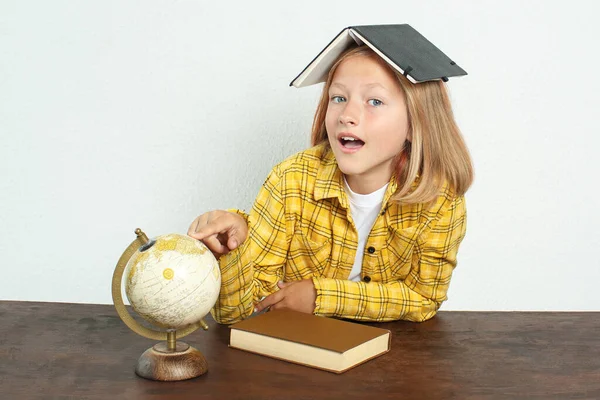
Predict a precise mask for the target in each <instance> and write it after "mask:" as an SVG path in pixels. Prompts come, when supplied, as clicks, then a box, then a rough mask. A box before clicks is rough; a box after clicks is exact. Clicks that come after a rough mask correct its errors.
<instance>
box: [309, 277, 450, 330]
mask: <svg viewBox="0 0 600 400" xmlns="http://www.w3.org/2000/svg"><path fill="white" fill-rule="evenodd" d="M313 282H314V284H315V288H316V290H317V300H316V308H315V314H319V315H323V316H332V317H339V318H349V319H354V320H362V321H395V320H408V321H415V322H422V321H426V320H428V319H430V318H432V317H433V316H434V315H435V314H436V312H437V310H438V308H439V307H440V305H441V304H442V302H441V301H435V300H433V299H430V298H426V297H425V296H422V295H421V294H419V293H417V292H416V291H414V290H412V289H410V288H409V287H408V286H407V285H406V284H405V283H404V282H400V281H396V282H391V283H377V282H370V283H365V282H352V281H348V280H342V279H331V278H313Z"/></svg>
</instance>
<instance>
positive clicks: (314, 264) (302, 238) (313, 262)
mask: <svg viewBox="0 0 600 400" xmlns="http://www.w3.org/2000/svg"><path fill="white" fill-rule="evenodd" d="M330 255H331V239H327V238H323V237H318V238H314V237H312V236H311V234H310V231H309V230H307V229H303V228H296V230H295V231H294V235H293V236H292V241H291V243H290V250H289V252H288V269H287V271H286V277H287V276H288V275H292V277H293V278H295V279H304V278H308V277H311V276H326V275H325V273H326V270H327V269H328V267H329V265H330V264H331V259H330Z"/></svg>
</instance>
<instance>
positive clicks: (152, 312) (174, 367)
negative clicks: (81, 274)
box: [112, 229, 221, 381]
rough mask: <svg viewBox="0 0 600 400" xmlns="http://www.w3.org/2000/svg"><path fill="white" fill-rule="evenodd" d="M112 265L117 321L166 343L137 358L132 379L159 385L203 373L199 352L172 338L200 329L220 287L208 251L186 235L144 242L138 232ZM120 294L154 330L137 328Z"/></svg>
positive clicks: (219, 280)
mask: <svg viewBox="0 0 600 400" xmlns="http://www.w3.org/2000/svg"><path fill="white" fill-rule="evenodd" d="M135 233H136V235H137V238H136V239H135V240H134V241H133V242H132V243H131V244H130V245H129V247H127V249H126V250H125V252H123V255H122V256H121V258H120V259H119V261H118V262H117V266H116V268H115V271H114V274H113V280H112V295H113V303H114V305H115V308H116V310H117V313H118V314H119V317H121V319H122V320H123V322H125V324H126V325H127V326H128V327H129V328H130V329H131V330H133V331H134V332H136V333H138V334H140V335H142V336H144V337H147V338H149V339H153V340H166V341H165V342H161V343H157V344H156V345H154V346H153V347H151V348H149V349H148V350H146V351H145V352H144V353H143V354H142V355H141V356H140V358H139V360H138V363H137V366H136V369H135V372H136V374H137V375H139V376H141V377H143V378H147V379H152V380H160V381H178V380H184V379H190V378H195V377H197V376H200V375H202V374H204V373H205V372H206V371H207V370H208V365H207V363H206V359H205V358H204V356H203V355H202V353H201V352H199V351H198V350H196V349H195V348H193V347H191V346H189V345H188V344H186V343H183V342H177V338H178V337H179V338H181V337H184V336H186V335H188V334H190V333H192V332H193V331H195V330H196V329H198V328H199V327H202V328H203V329H205V330H206V329H208V325H206V323H205V322H204V320H203V319H202V318H203V317H204V316H206V315H207V314H208V313H209V311H210V309H211V308H212V307H213V305H214V304H215V302H216V300H217V296H218V295H219V289H220V287H221V272H220V270H219V263H218V262H217V260H216V258H215V257H214V255H213V254H212V253H211V252H210V250H208V248H207V247H206V246H205V245H204V244H203V243H202V242H200V241H198V240H195V239H193V238H191V237H189V236H185V235H179V234H168V235H163V236H158V237H156V238H154V239H152V240H149V239H148V237H147V236H146V234H145V233H144V232H142V231H141V230H140V229H137V230H136V231H135ZM123 275H125V293H126V295H127V298H128V300H129V303H130V304H131V307H132V308H133V310H134V311H135V312H136V313H137V314H138V315H140V316H141V317H142V318H144V319H145V320H146V321H147V322H149V323H150V324H151V325H153V326H155V327H158V328H162V330H155V329H150V328H146V327H144V326H143V325H141V324H139V323H138V322H137V321H136V320H135V319H134V318H133V317H132V316H131V315H130V314H129V312H128V311H127V309H126V307H125V305H124V303H123V297H122V295H121V285H122V281H123Z"/></svg>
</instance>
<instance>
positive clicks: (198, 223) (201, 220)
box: [188, 212, 210, 236]
mask: <svg viewBox="0 0 600 400" xmlns="http://www.w3.org/2000/svg"><path fill="white" fill-rule="evenodd" d="M209 215H210V212H208V213H204V214H202V215H200V216H198V217H196V219H195V220H194V221H193V222H192V223H191V225H190V228H189V229H188V235H190V236H191V235H192V234H193V233H195V232H196V231H197V230H198V229H200V228H201V227H202V226H204V225H206V224H207V223H208V221H209Z"/></svg>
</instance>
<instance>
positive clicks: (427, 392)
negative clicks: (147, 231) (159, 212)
mask: <svg viewBox="0 0 600 400" xmlns="http://www.w3.org/2000/svg"><path fill="white" fill-rule="evenodd" d="M207 322H208V323H209V326H210V329H209V331H196V332H194V333H192V334H191V335H190V336H188V337H186V338H185V339H184V341H186V342H188V343H189V344H191V345H193V346H195V347H196V348H197V349H199V350H200V351H202V352H203V353H204V355H205V357H206V359H207V361H208V364H209V371H208V373H207V374H205V375H203V376H201V377H199V378H196V379H192V380H189V381H183V382H169V383H165V382H154V381H148V380H145V379H142V378H139V377H137V376H136V375H135V373H134V366H135V363H136V361H137V358H138V357H139V356H140V355H141V354H142V352H144V351H145V350H146V349H147V348H148V347H150V346H152V345H153V344H154V342H152V341H150V340H147V339H144V338H142V337H140V336H137V335H136V334H135V333H133V332H131V331H130V330H129V329H128V328H127V327H126V326H125V324H124V323H123V322H121V320H120V319H119V317H118V316H117V314H116V312H115V310H114V308H113V306H110V305H91V304H64V303H34V302H12V301H3V302H0V397H1V398H2V399H18V400H21V399H29V398H43V399H53V398H56V399H58V398H60V399H109V400H114V399H121V398H123V399H125V398H127V399H169V398H173V399H175V398H176V399H232V400H233V399H338V398H340V399H371V400H378V399H392V398H393V399H441V398H457V399H496V398H498V399H504V398H517V399H519V398H520V399H531V398H539V399H547V398H560V399H570V398H574V399H600V313H499V312H485V313H483V312H440V313H439V314H438V316H436V317H435V318H434V319H432V320H430V321H428V322H425V323H421V324H418V323H411V322H403V321H399V322H393V323H385V324H378V326H381V327H384V328H387V329H390V330H391V331H392V338H393V339H392V347H391V351H390V352H389V353H387V354H385V355H383V356H381V357H379V358H376V359H374V360H371V361H369V362H368V363H366V364H363V365H361V366H358V367H356V368H354V369H352V370H350V371H348V372H346V373H344V374H341V375H336V374H333V373H329V372H325V371H320V370H316V369H312V368H308V367H303V366H300V365H295V364H290V363H286V362H283V361H278V360H274V359H270V358H268V357H262V356H258V355H254V354H250V353H246V352H243V351H240V350H235V349H230V348H228V347H227V344H228V341H229V329H228V328H227V327H226V326H222V325H218V324H216V323H215V322H214V321H212V320H209V321H207Z"/></svg>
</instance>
